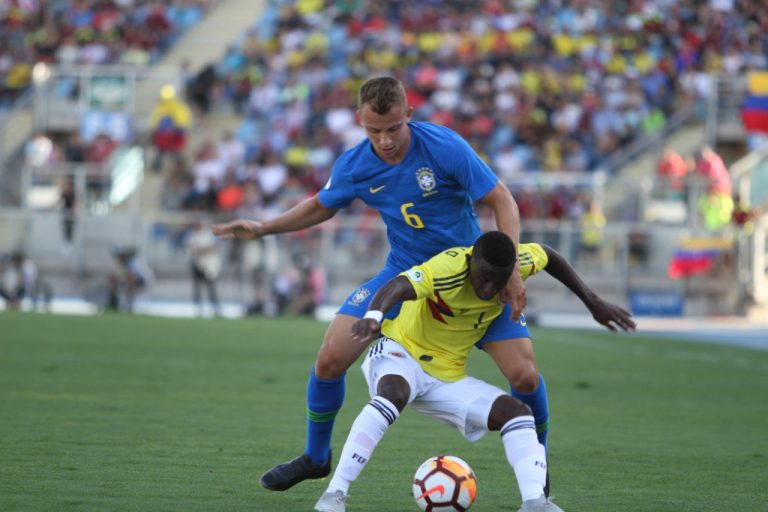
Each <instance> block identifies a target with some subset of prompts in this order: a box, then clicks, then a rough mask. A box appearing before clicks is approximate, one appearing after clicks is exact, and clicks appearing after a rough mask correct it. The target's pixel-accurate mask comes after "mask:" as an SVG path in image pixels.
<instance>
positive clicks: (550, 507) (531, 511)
mask: <svg viewBox="0 0 768 512" xmlns="http://www.w3.org/2000/svg"><path fill="white" fill-rule="evenodd" d="M517 512H563V509H561V508H560V507H558V506H557V505H555V504H554V503H552V502H551V501H549V498H547V497H546V496H544V495H543V494H542V495H541V496H539V497H538V498H536V499H535V500H527V501H524V502H523V506H522V507H520V510H518V511H517Z"/></svg>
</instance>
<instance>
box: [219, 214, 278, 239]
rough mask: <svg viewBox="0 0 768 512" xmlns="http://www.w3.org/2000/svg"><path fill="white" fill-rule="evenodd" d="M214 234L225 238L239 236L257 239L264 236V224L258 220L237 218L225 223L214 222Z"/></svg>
mask: <svg viewBox="0 0 768 512" xmlns="http://www.w3.org/2000/svg"><path fill="white" fill-rule="evenodd" d="M211 230H212V231H213V234H214V235H216V236H218V237H219V238H223V239H232V238H239V239H241V240H255V239H257V238H261V237H262V236H264V234H265V233H264V224H263V223H261V222H259V221H256V220H247V219H237V220H233V221H230V222H225V223H223V224H214V225H213V226H212V228H211Z"/></svg>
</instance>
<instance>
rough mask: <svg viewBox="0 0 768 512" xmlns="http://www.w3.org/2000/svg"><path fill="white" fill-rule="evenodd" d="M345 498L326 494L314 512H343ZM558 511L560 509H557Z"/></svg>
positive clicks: (339, 494) (321, 497) (316, 504)
mask: <svg viewBox="0 0 768 512" xmlns="http://www.w3.org/2000/svg"><path fill="white" fill-rule="evenodd" d="M346 502H347V497H346V496H345V495H344V493H343V492H341V491H332V492H327V493H325V494H323V495H322V496H320V499H319V500H317V503H315V511H316V512H345V511H346V510H347V505H346ZM557 510H560V509H557Z"/></svg>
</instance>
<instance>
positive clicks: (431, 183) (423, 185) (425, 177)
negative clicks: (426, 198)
mask: <svg viewBox="0 0 768 512" xmlns="http://www.w3.org/2000/svg"><path fill="white" fill-rule="evenodd" d="M416 181H417V182H418V183H419V188H420V189H421V190H423V191H424V192H432V191H433V190H434V189H435V187H436V186H437V180H436V179H435V173H434V172H432V169H430V168H429V167H422V168H420V169H419V170H418V171H416Z"/></svg>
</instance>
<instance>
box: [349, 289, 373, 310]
mask: <svg viewBox="0 0 768 512" xmlns="http://www.w3.org/2000/svg"><path fill="white" fill-rule="evenodd" d="M370 295H371V291H370V290H369V289H368V288H358V289H357V291H356V292H355V293H354V294H353V295H352V305H353V306H358V305H360V303H361V302H365V299H367V298H368V297H369V296H370Z"/></svg>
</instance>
